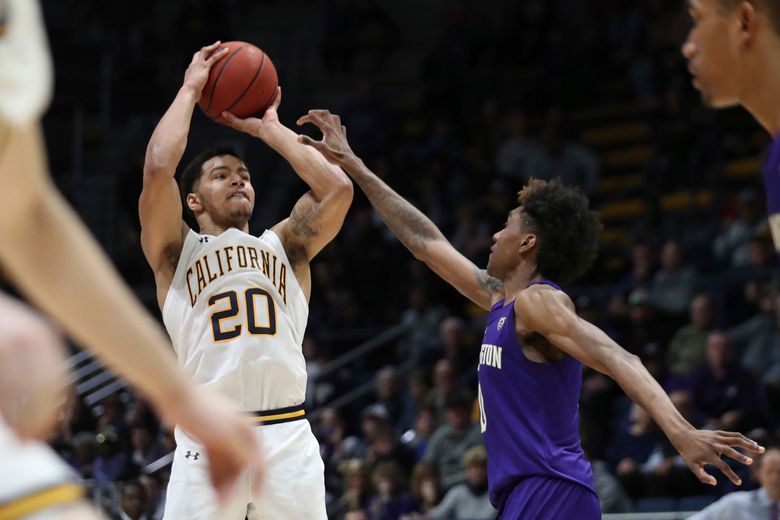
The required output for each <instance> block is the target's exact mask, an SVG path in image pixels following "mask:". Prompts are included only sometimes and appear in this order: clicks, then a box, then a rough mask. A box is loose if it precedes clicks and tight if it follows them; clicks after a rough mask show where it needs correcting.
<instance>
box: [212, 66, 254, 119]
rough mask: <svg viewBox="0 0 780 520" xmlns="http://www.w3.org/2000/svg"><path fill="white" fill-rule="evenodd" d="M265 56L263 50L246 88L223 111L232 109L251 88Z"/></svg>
mask: <svg viewBox="0 0 780 520" xmlns="http://www.w3.org/2000/svg"><path fill="white" fill-rule="evenodd" d="M260 52H263V51H260ZM265 56H266V54H265V52H263V57H262V58H260V65H258V67H257V70H256V71H255V75H254V76H253V77H252V80H251V81H250V82H249V84H248V85H247V86H246V88H245V89H244V91H243V92H241V94H240V95H239V96H238V97H237V98H236V100H235V101H233V102H232V103H231V104H230V106H228V107H227V108H226V109H225V111H227V112H230V110H231V109H232V108H233V107H234V106H236V105H237V104H238V103H239V102H240V101H241V100H242V99H244V96H245V95H246V93H247V92H249V89H250V88H252V85H254V84H255V81H257V78H259V77H260V72H262V70H263V65H265ZM214 84H215V85H216V81H215V82H214Z"/></svg>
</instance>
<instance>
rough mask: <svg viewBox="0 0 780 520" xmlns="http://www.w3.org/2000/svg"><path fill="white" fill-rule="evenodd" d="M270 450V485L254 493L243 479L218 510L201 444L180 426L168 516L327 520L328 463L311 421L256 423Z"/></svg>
mask: <svg viewBox="0 0 780 520" xmlns="http://www.w3.org/2000/svg"><path fill="white" fill-rule="evenodd" d="M255 432H256V433H257V435H258V436H259V437H260V441H261V443H262V446H263V451H264V452H265V461H266V472H265V483H264V484H263V488H262V491H261V493H260V495H257V496H255V495H253V494H252V492H251V487H252V486H251V482H250V477H249V475H244V476H242V477H241V479H240V481H239V482H238V484H237V486H236V492H235V494H234V498H233V499H232V500H231V502H230V503H229V504H228V505H226V506H225V507H224V508H222V509H220V510H218V508H217V502H216V495H215V494H214V490H213V489H212V487H211V481H210V479H209V473H208V468H207V464H208V461H207V460H206V456H205V453H204V451H203V448H202V447H201V445H200V444H199V443H197V442H195V441H194V440H192V439H191V438H189V437H188V436H187V435H186V434H185V433H184V432H182V431H181V430H179V429H178V428H176V431H175V435H176V453H175V455H174V457H173V468H172V470H171V479H170V482H169V483H168V494H167V497H166V502H165V516H164V517H163V518H164V520H185V519H186V520H244V518H245V517H246V518H248V519H249V520H327V514H326V513H325V465H324V464H323V462H322V457H320V446H319V443H318V442H317V439H316V438H315V437H314V434H313V433H312V431H311V426H310V425H309V421H307V420H306V419H301V420H297V421H292V422H286V423H280V424H272V425H265V426H257V427H256V428H255Z"/></svg>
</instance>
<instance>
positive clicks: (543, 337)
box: [299, 110, 762, 520]
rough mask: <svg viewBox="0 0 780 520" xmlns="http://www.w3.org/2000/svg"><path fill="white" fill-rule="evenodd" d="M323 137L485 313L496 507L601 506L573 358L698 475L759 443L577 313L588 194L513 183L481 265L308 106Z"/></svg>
mask: <svg viewBox="0 0 780 520" xmlns="http://www.w3.org/2000/svg"><path fill="white" fill-rule="evenodd" d="M304 123H314V124H316V125H317V126H318V127H319V128H320V130H321V131H322V132H323V135H324V137H323V140H322V141H314V140H312V139H311V138H309V137H306V136H300V137H299V140H300V141H301V142H303V143H306V144H308V145H311V146H313V147H314V148H315V149H317V150H319V151H320V152H321V153H322V154H323V155H324V156H325V157H326V158H327V159H328V160H330V161H331V162H334V163H336V164H338V165H340V166H341V167H342V168H343V169H344V171H346V172H347V173H348V174H349V175H350V177H352V179H353V180H354V181H355V182H356V183H357V184H358V185H359V186H360V187H361V188H362V189H363V191H364V192H365V194H366V196H367V197H368V199H369V200H370V201H371V204H372V205H373V206H374V208H375V209H376V211H377V212H378V213H379V215H380V216H381V217H382V219H383V220H384V221H385V223H386V224H387V225H388V226H389V227H390V229H391V230H392V231H393V233H395V235H396V236H397V237H398V238H399V239H400V240H401V242H403V244H404V245H405V246H406V247H407V248H408V249H409V250H410V251H411V252H412V253H413V254H414V256H415V257H416V258H417V259H419V260H421V261H423V262H425V263H426V264H427V265H428V266H429V267H430V268H431V269H433V271H435V272H436V273H437V274H438V275H439V276H441V277H442V278H443V279H444V280H446V281H447V282H449V283H450V284H452V286H453V287H455V288H456V289H457V290H458V291H460V292H461V293H462V294H463V295H464V296H466V297H467V298H469V299H470V300H472V301H473V302H474V303H476V304H477V305H479V306H480V307H482V308H483V309H485V310H488V311H489V312H490V313H489V314H488V318H487V328H486V329H485V336H484V339H483V342H482V349H481V351H480V354H479V369H478V376H479V378H478V379H479V387H478V396H479V403H480V423H481V429H482V434H483V440H484V443H485V447H486V449H487V453H488V475H489V478H488V481H489V492H490V498H491V502H492V503H493V505H494V506H495V507H496V508H497V509H498V510H499V511H500V515H499V518H502V519H511V520H515V519H519V518H522V519H523V520H528V519H559V518H577V519H587V520H591V519H593V520H595V519H598V518H601V513H600V507H599V503H598V499H597V497H596V493H595V491H594V487H593V478H592V475H591V467H590V463H589V462H588V461H587V460H586V459H585V456H584V454H583V451H582V448H581V447H580V440H579V412H578V404H577V403H578V400H579V396H580V384H581V380H582V364H583V363H584V364H586V365H588V366H590V367H592V368H594V369H596V370H599V371H600V372H602V373H605V374H607V375H609V376H610V377H612V378H613V379H615V380H616V381H617V382H618V383H619V384H620V386H621V388H623V390H624V391H625V392H626V394H628V396H629V397H631V399H633V400H634V401H636V402H637V403H639V404H640V405H641V406H642V407H643V408H645V409H646V410H648V411H649V412H650V414H651V415H652V416H653V419H654V420H655V421H656V423H658V425H659V426H660V427H661V428H662V429H663V431H664V432H665V433H666V435H667V436H668V437H669V439H670V440H671V442H672V444H673V445H674V446H675V448H677V450H678V451H679V452H680V454H681V455H682V457H683V459H684V460H685V462H686V463H687V464H688V467H689V468H690V469H691V471H693V472H694V473H695V474H696V476H697V477H698V478H699V480H701V481H702V482H705V483H709V484H715V483H716V482H715V478H714V477H712V476H711V475H709V474H708V473H707V472H706V471H705V470H704V465H705V464H712V465H714V466H716V467H717V468H718V469H720V470H721V471H722V472H723V473H725V474H726V475H727V476H728V477H729V478H730V479H731V480H732V481H733V482H734V483H735V484H739V483H740V482H739V478H738V477H737V475H736V474H735V473H734V472H733V471H732V470H731V468H729V466H727V465H726V463H725V462H724V461H723V460H721V458H720V456H721V455H726V456H728V457H731V458H733V459H735V460H737V461H739V462H742V463H745V464H750V463H751V462H752V460H751V459H750V458H749V457H747V456H745V455H742V454H741V453H739V452H738V451H736V450H735V449H734V448H735V447H736V448H743V449H746V450H749V451H751V452H755V453H758V452H760V451H761V450H762V448H760V447H759V446H758V445H757V444H756V443H754V442H753V441H751V440H749V439H747V438H745V437H743V436H742V435H741V434H739V433H731V432H721V431H703V430H696V429H694V428H693V427H692V426H691V425H690V424H689V423H688V422H687V421H686V420H685V419H684V418H683V417H682V416H681V415H680V414H679V413H678V412H677V410H676V409H675V407H674V405H672V403H671V401H670V400H669V398H668V397H667V395H666V394H665V393H664V391H663V389H662V388H661V387H660V386H659V385H658V383H657V382H656V381H655V380H654V379H653V378H652V377H651V376H650V374H648V372H647V370H646V369H645V368H644V366H643V365H642V363H641V361H640V360H639V358H638V357H637V356H635V355H632V354H629V353H628V352H626V351H625V350H623V349H622V348H621V347H620V346H618V345H617V344H616V343H615V342H613V341H612V340H611V339H610V338H609V337H608V336H607V335H606V334H604V332H602V331H601V330H600V329H598V328H597V327H595V326H594V325H592V324H590V323H588V322H586V321H584V320H582V319H581V318H579V317H578V316H577V314H576V313H575V310H574V304H573V303H572V301H571V299H570V298H569V297H568V296H567V295H566V293H565V292H563V291H562V290H561V288H560V287H559V285H558V283H561V284H568V283H569V282H571V281H572V280H574V279H575V278H576V277H577V276H579V275H581V274H582V273H584V272H585V271H586V270H588V269H589V268H590V266H591V263H592V262H593V259H594V258H595V256H596V250H597V247H598V236H599V233H600V231H601V224H600V223H599V221H598V217H597V215H596V213H594V212H592V211H590V210H589V209H588V200H587V199H586V198H585V196H583V195H582V194H581V193H579V192H578V191H576V190H574V189H571V188H568V187H565V186H564V185H562V184H561V183H560V182H559V181H557V180H556V181H552V182H544V181H541V180H533V181H531V182H530V183H529V184H528V185H527V186H525V187H524V188H523V190H522V191H521V192H520V194H519V203H520V205H519V207H517V208H516V209H514V210H512V211H511V212H510V213H509V215H508V217H507V221H506V224H505V226H504V228H503V229H501V230H500V231H498V232H497V233H496V234H495V235H493V242H494V244H493V247H492V248H491V255H490V257H489V259H488V265H487V269H485V270H482V269H479V268H477V267H476V266H475V265H474V264H473V263H471V261H470V260H468V259H467V258H466V257H465V256H463V255H461V254H460V253H459V252H458V251H457V250H456V249H455V248H454V247H453V246H452V245H451V244H450V243H449V242H448V241H447V239H446V238H445V237H444V235H442V233H441V232H440V231H439V230H438V229H437V228H436V226H435V225H434V224H433V222H431V221H430V220H429V219H428V218H426V217H425V215H423V214H422V213H421V212H420V211H418V210H417V209H416V208H415V207H414V206H412V205H411V204H410V203H408V202H407V201H405V200H404V199H403V198H401V197H400V196H399V195H398V194H397V193H395V192H394V191H393V190H392V189H391V188H390V187H389V186H387V185H386V184H385V183H384V182H383V181H382V180H381V179H379V178H378V177H377V176H376V175H374V173H372V172H371V171H370V170H369V169H368V168H366V166H365V165H364V164H363V162H362V161H361V160H360V159H359V158H358V157H356V156H355V154H354V153H353V152H352V150H351V149H350V148H349V144H348V142H347V140H346V129H345V128H344V127H343V126H342V125H341V121H340V119H339V117H338V116H336V115H332V114H330V113H329V112H327V111H323V110H313V111H310V112H309V114H308V115H306V116H304V117H302V118H301V119H300V120H299V124H304Z"/></svg>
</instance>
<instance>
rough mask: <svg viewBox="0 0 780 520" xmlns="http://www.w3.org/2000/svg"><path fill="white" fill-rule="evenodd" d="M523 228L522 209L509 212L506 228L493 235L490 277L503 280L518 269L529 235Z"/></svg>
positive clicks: (489, 262) (488, 271)
mask: <svg viewBox="0 0 780 520" xmlns="http://www.w3.org/2000/svg"><path fill="white" fill-rule="evenodd" d="M523 228H524V226H523V216H522V211H521V209H520V208H516V209H513V210H512V211H510V212H509V216H508V217H507V220H506V224H504V228H503V229H501V230H500V231H499V232H497V233H496V234H494V235H493V247H491V248H490V257H489V258H488V265H487V273H488V274H489V275H490V276H493V277H495V278H498V279H499V280H503V279H504V277H505V276H507V275H508V274H509V273H511V272H512V271H513V270H514V269H515V267H517V263H518V261H519V252H520V244H521V243H522V242H523V239H524V238H525V236H526V235H527V232H526V231H525V230H524V229H523Z"/></svg>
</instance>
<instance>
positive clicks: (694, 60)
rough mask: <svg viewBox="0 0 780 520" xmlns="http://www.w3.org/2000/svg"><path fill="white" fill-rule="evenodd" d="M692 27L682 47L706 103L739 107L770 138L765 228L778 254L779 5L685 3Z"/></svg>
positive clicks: (767, 1)
mask: <svg viewBox="0 0 780 520" xmlns="http://www.w3.org/2000/svg"><path fill="white" fill-rule="evenodd" d="M688 10H689V13H690V15H691V18H692V19H693V27H692V28H691V30H690V33H689V34H688V39H687V40H686V42H685V44H684V45H683V47H682V53H683V56H685V58H686V59H687V60H688V70H689V71H690V72H691V74H692V75H693V85H694V87H696V88H697V89H698V90H699V91H700V92H701V98H702V101H703V102H704V104H705V105H707V106H710V107H713V108H726V107H730V106H734V105H742V106H743V107H745V108H746V109H747V110H748V111H749V112H750V113H751V114H753V117H755V118H756V120H757V121H758V122H759V124H761V126H763V127H764V128H765V129H766V131H767V132H769V133H770V134H771V135H772V138H773V139H774V142H773V144H772V147H771V149H770V152H769V157H768V159H767V161H766V164H765V165H764V185H765V187H766V196H767V208H768V210H769V224H770V228H771V230H772V238H773V240H774V243H775V249H776V250H777V251H778V252H780V61H778V56H780V3H778V2H777V1H776V0H688Z"/></svg>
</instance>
